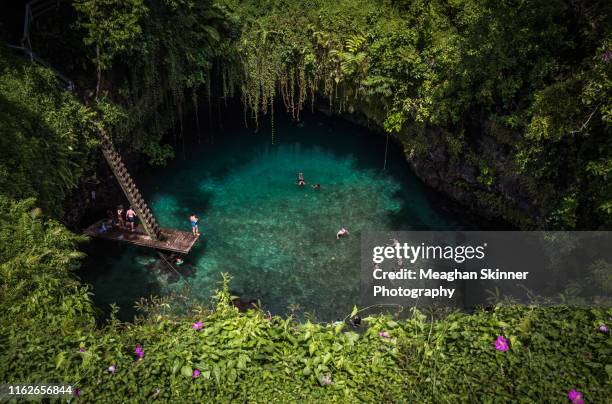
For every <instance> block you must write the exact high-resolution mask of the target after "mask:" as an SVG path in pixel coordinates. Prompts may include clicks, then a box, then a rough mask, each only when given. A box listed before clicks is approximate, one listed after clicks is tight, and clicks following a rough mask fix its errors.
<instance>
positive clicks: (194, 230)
mask: <svg viewBox="0 0 612 404" xmlns="http://www.w3.org/2000/svg"><path fill="white" fill-rule="evenodd" d="M199 221H200V219H199V218H198V217H197V216H196V215H195V213H192V214H191V216H189V222H190V223H191V232H192V233H193V236H194V237H198V236H199V235H200V230H199V229H198V222H199Z"/></svg>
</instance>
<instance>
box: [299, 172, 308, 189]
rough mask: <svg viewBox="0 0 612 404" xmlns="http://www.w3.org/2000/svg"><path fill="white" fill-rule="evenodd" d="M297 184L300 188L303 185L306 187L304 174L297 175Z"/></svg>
mask: <svg viewBox="0 0 612 404" xmlns="http://www.w3.org/2000/svg"><path fill="white" fill-rule="evenodd" d="M297 184H298V185H299V186H300V187H303V186H304V185H306V181H305V180H304V173H298V178H297Z"/></svg>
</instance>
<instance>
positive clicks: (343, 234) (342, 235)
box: [336, 227, 350, 240]
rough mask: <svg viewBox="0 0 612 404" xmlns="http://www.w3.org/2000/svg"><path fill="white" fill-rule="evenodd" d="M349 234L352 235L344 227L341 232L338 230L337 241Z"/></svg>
mask: <svg viewBox="0 0 612 404" xmlns="http://www.w3.org/2000/svg"><path fill="white" fill-rule="evenodd" d="M349 234H350V233H349V231H348V230H347V229H345V228H344V227H343V228H341V229H340V230H338V233H336V240H340V237H345V236H348V235H349Z"/></svg>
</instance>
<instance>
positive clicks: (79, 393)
mask: <svg viewBox="0 0 612 404" xmlns="http://www.w3.org/2000/svg"><path fill="white" fill-rule="evenodd" d="M72 394H74V395H75V396H77V397H80V396H81V389H79V388H76V389H74V390H73V391H72Z"/></svg>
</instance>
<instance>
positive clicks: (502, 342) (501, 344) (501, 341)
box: [495, 335, 508, 352]
mask: <svg viewBox="0 0 612 404" xmlns="http://www.w3.org/2000/svg"><path fill="white" fill-rule="evenodd" d="M495 349H497V350H498V351H502V352H506V351H507V350H508V340H507V339H506V338H504V337H502V336H501V335H499V336H498V337H497V339H496V340H495Z"/></svg>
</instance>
